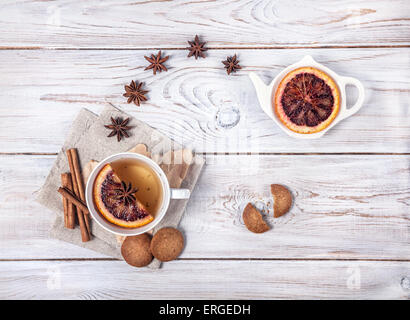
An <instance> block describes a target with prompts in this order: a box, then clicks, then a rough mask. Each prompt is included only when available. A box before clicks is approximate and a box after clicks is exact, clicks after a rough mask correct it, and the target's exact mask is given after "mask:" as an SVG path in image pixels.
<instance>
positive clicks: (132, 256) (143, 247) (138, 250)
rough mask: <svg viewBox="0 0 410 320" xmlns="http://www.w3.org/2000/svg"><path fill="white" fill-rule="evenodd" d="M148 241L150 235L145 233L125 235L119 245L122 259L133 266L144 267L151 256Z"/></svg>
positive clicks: (150, 259) (149, 240) (149, 241)
mask: <svg viewBox="0 0 410 320" xmlns="http://www.w3.org/2000/svg"><path fill="white" fill-rule="evenodd" d="M150 243H151V237H150V236H149V235H148V234H146V233H144V234H140V235H138V236H132V237H127V238H126V239H125V240H124V242H123V243H122V246H121V254H122V256H123V258H124V260H125V261H126V262H127V263H128V264H129V265H131V266H133V267H145V266H146V265H148V264H149V263H150V262H151V261H152V258H153V257H152V254H151V251H150Z"/></svg>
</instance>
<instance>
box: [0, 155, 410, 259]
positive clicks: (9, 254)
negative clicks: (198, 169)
mask: <svg viewBox="0 0 410 320" xmlns="http://www.w3.org/2000/svg"><path fill="white" fill-rule="evenodd" d="M54 159H55V157H54V156H1V157H0V162H1V163H2V167H3V169H2V170H4V172H6V173H7V174H5V175H4V178H3V183H2V184H1V185H0V203H2V207H0V219H1V220H0V221H1V223H0V227H1V231H2V232H1V233H2V235H3V238H2V241H1V243H2V246H4V248H7V250H2V251H0V259H24V258H25V259H56V258H84V257H104V256H103V255H98V254H95V253H93V252H92V251H88V250H85V249H83V250H77V248H76V247H74V246H69V245H65V244H62V243H60V242H56V241H54V240H48V231H49V228H50V223H51V222H52V220H53V218H54V213H53V212H50V211H49V210H47V209H44V208H43V207H41V206H40V205H39V204H37V203H35V202H34V199H35V191H36V190H37V189H38V188H40V186H41V185H42V183H43V181H44V179H45V177H46V175H47V174H48V171H49V168H50V167H51V165H52V163H53V161H54ZM206 163H207V165H206V167H205V169H204V172H203V174H202V175H201V177H200V180H199V182H198V185H197V188H196V189H195V190H194V193H193V195H192V199H191V201H190V203H189V205H188V207H187V212H186V214H185V215H184V218H183V220H182V222H181V230H183V232H184V234H185V236H186V238H187V243H186V248H185V250H184V252H183V254H182V256H181V257H182V258H191V259H206V258H212V259H218V258H223V259H226V258H230V259H231V258H232V259H235V258H243V259H245V258H252V259H257V258H264V259H265V258H270V259H271V258H275V259H389V260H392V259H396V260H402V259H407V258H408V257H410V246H409V245H408V243H409V240H410V238H409V237H410V233H409V231H410V222H409V221H410V217H409V215H408V213H409V212H410V180H409V171H410V156H404V155H400V156H351V155H332V156H325V155H310V156H309V155H307V156H304V155H298V156H294V155H293V156H287V155H265V156H257V155H253V156H245V155H244V156H232V155H230V156H217V157H213V156H211V155H208V156H206ZM248 163H252V164H253V168H254V169H252V168H250V167H249V166H248V165H247V164H248ZM33 167H35V168H36V170H33V169H32V168H33ZM375 168H377V170H375ZM391 177H394V179H391ZM271 183H281V184H284V185H287V186H288V187H289V188H290V189H291V191H292V194H293V196H294V198H295V203H294V206H293V208H292V210H291V212H290V213H288V214H287V215H285V216H283V217H281V218H279V219H274V218H273V217H272V216H273V212H272V200H271V195H270V191H269V186H270V184H271ZM248 202H254V203H258V202H264V203H265V204H267V203H268V202H270V206H267V207H268V208H270V212H269V213H268V214H267V221H268V222H269V223H270V224H271V225H272V227H273V229H272V230H270V231H269V232H268V233H265V234H262V235H260V234H253V233H251V232H249V231H248V230H247V229H246V228H245V226H244V224H243V222H242V219H241V212H242V209H243V207H244V206H245V205H246V204H247V203H248ZM16 213H18V215H19V217H20V218H19V219H17V218H16V216H15V215H16ZM28 243H31V244H32V245H27V244H28ZM34 244H35V245H34ZM59 248H64V250H62V251H60V250H59ZM90 253H92V254H91V255H90V256H88V254H90Z"/></svg>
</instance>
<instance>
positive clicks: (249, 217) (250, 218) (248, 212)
mask: <svg viewBox="0 0 410 320" xmlns="http://www.w3.org/2000/svg"><path fill="white" fill-rule="evenodd" d="M242 219H243V222H244V223H245V226H246V227H247V228H248V230H249V231H252V232H254V233H263V232H266V231H268V230H269V229H270V227H269V226H268V224H267V223H266V222H265V220H263V217H262V214H261V213H260V212H259V211H258V210H257V209H256V208H255V207H254V206H253V205H252V204H251V203H248V204H247V205H246V207H245V209H244V210H243V213H242Z"/></svg>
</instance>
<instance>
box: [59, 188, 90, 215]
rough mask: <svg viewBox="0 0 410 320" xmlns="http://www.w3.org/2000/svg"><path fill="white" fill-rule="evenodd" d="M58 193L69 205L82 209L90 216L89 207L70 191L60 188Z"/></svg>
mask: <svg viewBox="0 0 410 320" xmlns="http://www.w3.org/2000/svg"><path fill="white" fill-rule="evenodd" d="M58 192H59V193H60V194H61V195H62V196H63V198H64V199H66V200H67V201H68V202H69V203H72V204H74V205H76V206H77V208H78V209H80V210H81V211H82V212H86V213H87V214H89V211H88V208H87V205H86V204H85V203H84V202H83V201H81V200H80V199H79V198H77V197H76V196H75V194H73V193H72V192H71V191H70V190H68V189H67V188H62V187H60V188H58Z"/></svg>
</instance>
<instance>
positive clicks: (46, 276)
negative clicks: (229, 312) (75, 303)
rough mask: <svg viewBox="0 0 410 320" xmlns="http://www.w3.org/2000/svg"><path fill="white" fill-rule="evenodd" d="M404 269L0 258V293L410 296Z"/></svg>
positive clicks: (393, 265) (407, 265)
mask: <svg viewBox="0 0 410 320" xmlns="http://www.w3.org/2000/svg"><path fill="white" fill-rule="evenodd" d="M409 272H410V262H385V261H384V262H383V261H377V262H376V261H371V262H369V261H367V262H366V261H362V262H352V261H174V262H168V263H166V264H164V266H163V268H162V269H160V270H155V271H153V270H149V269H135V268H132V267H130V266H128V265H127V264H125V263H124V262H121V261H70V262H56V261H51V262H50V261H35V262H0V282H1V284H2V285H1V286H0V298H1V299H275V298H276V299H324V298H327V299H332V298H333V299H409V298H410V288H409V286H408V281H409V277H410V274H409ZM91 275H92V276H91Z"/></svg>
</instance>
